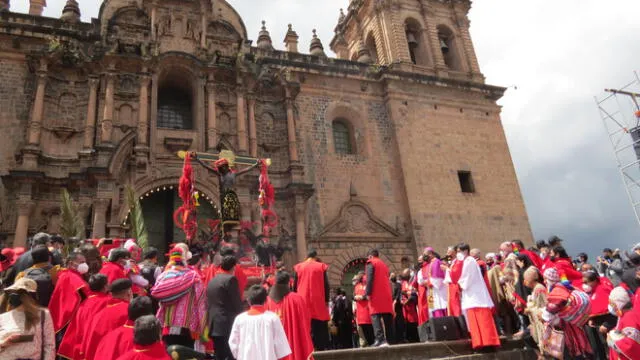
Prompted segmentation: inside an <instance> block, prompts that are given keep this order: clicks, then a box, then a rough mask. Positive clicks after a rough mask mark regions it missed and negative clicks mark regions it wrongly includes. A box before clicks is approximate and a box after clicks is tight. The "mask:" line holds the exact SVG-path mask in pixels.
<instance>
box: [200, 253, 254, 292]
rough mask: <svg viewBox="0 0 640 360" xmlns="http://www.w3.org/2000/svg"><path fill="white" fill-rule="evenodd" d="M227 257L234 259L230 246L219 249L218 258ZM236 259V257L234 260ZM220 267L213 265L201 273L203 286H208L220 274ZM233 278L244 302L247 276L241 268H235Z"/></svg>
mask: <svg viewBox="0 0 640 360" xmlns="http://www.w3.org/2000/svg"><path fill="white" fill-rule="evenodd" d="M227 255H232V256H234V257H236V253H235V250H234V249H233V248H232V247H231V246H225V247H223V248H222V249H220V256H222V257H225V256H227ZM237 259H238V258H237V257H236V260H237ZM220 271H221V270H220V267H219V266H218V265H215V264H211V265H209V267H208V268H207V269H205V270H204V271H203V277H204V284H205V286H206V285H207V284H209V281H211V279H213V278H214V277H215V276H216V275H217V274H219V273H220ZM233 276H235V277H236V280H238V289H239V290H240V298H241V299H242V300H244V291H245V289H246V288H247V282H248V281H249V279H248V277H247V274H246V273H245V272H244V270H243V269H242V266H236V267H235V270H234V272H233Z"/></svg>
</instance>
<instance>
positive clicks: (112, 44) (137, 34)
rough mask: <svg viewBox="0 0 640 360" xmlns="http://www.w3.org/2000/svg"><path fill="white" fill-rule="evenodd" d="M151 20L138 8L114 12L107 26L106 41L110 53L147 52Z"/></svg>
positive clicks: (138, 53)
mask: <svg viewBox="0 0 640 360" xmlns="http://www.w3.org/2000/svg"><path fill="white" fill-rule="evenodd" d="M150 29H151V20H150V18H149V16H148V15H147V14H146V13H145V12H144V11H142V10H139V9H125V10H122V11H120V12H118V13H116V14H115V15H114V16H113V18H111V20H109V25H108V28H107V35H106V43H107V46H108V48H109V52H111V53H122V54H135V55H145V54H147V53H148V52H149V37H150Z"/></svg>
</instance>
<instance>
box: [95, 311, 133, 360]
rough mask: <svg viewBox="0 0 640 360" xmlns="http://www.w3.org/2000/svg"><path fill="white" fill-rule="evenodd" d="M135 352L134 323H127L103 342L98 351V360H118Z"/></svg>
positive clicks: (101, 341)
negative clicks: (130, 352) (132, 351)
mask: <svg viewBox="0 0 640 360" xmlns="http://www.w3.org/2000/svg"><path fill="white" fill-rule="evenodd" d="M131 350H133V321H131V320H127V322H126V323H125V324H124V325H122V326H120V327H119V328H117V329H115V330H113V331H112V332H110V333H109V334H107V336H105V337H104V338H103V339H102V340H100V344H99V345H98V348H97V350H96V354H100V355H97V356H96V360H97V359H98V358H99V359H100V360H116V359H117V358H119V357H120V356H122V355H124V354H126V353H128V352H129V351H131Z"/></svg>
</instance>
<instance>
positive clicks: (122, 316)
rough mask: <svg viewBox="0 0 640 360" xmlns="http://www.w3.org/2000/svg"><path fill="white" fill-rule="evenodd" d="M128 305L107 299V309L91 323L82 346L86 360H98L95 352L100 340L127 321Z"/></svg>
mask: <svg viewBox="0 0 640 360" xmlns="http://www.w3.org/2000/svg"><path fill="white" fill-rule="evenodd" d="M128 312H129V303H128V302H126V301H124V300H120V299H114V298H111V299H109V302H108V303H107V307H106V308H104V309H103V310H102V311H100V312H99V313H98V314H97V315H96V316H95V317H94V318H93V319H92V321H91V325H89V327H88V329H87V332H86V333H85V334H86V336H85V337H84V339H83V342H84V345H83V346H82V350H83V354H84V358H85V359H86V360H94V359H95V360H98V359H99V358H95V355H96V350H97V349H98V345H99V344H100V341H101V340H102V338H104V337H105V336H106V335H107V334H108V333H109V332H110V331H112V330H115V329H117V328H119V327H120V326H122V325H124V324H125V323H126V322H127V320H128Z"/></svg>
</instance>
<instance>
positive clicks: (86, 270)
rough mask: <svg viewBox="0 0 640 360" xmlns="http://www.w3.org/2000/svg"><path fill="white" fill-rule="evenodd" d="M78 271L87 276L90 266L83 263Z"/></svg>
mask: <svg viewBox="0 0 640 360" xmlns="http://www.w3.org/2000/svg"><path fill="white" fill-rule="evenodd" d="M76 270H78V272H79V273H80V274H86V273H87V272H89V265H87V263H82V264H80V265H78V268H77V269H76Z"/></svg>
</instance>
